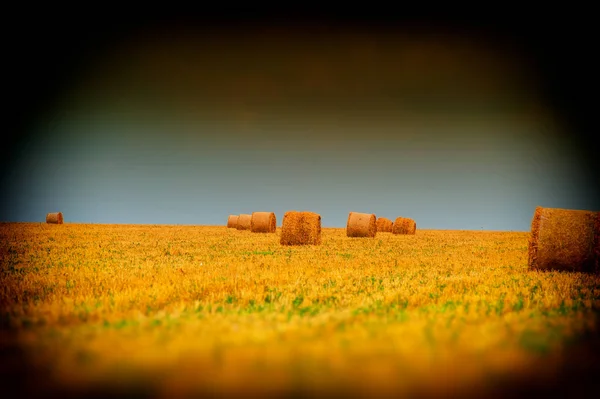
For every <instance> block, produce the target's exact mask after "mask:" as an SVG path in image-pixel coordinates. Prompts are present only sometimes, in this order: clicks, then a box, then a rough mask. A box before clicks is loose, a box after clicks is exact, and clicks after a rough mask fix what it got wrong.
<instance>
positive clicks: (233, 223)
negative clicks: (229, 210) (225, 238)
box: [227, 215, 239, 229]
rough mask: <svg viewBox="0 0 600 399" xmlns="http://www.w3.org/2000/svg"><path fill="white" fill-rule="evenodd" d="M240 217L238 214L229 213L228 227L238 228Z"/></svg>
mask: <svg viewBox="0 0 600 399" xmlns="http://www.w3.org/2000/svg"><path fill="white" fill-rule="evenodd" d="M238 218H239V216H238V215H229V218H227V227H228V228H232V229H237V224H238Z"/></svg>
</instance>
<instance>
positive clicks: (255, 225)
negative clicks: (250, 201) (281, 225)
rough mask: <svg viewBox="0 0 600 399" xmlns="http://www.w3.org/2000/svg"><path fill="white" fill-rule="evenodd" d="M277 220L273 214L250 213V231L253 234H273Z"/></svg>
mask: <svg viewBox="0 0 600 399" xmlns="http://www.w3.org/2000/svg"><path fill="white" fill-rule="evenodd" d="M276 230H277V218H276V217H275V213H273V212H252V219H251V220H250V231H251V232H253V233H275V231H276Z"/></svg>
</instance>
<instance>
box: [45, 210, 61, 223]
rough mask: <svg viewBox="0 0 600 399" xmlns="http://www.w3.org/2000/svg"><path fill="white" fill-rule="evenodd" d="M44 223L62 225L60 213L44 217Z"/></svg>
mask: <svg viewBox="0 0 600 399" xmlns="http://www.w3.org/2000/svg"><path fill="white" fill-rule="evenodd" d="M46 223H52V224H63V214H62V212H54V213H49V214H47V215H46Z"/></svg>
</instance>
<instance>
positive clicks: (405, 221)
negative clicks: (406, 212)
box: [392, 217, 417, 234]
mask: <svg viewBox="0 0 600 399" xmlns="http://www.w3.org/2000/svg"><path fill="white" fill-rule="evenodd" d="M416 230H417V223H416V222H415V221H414V220H413V219H411V218H403V217H397V218H396V220H395V221H394V225H393V226H392V233H394V234H415V231H416Z"/></svg>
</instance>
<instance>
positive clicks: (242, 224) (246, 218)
mask: <svg viewBox="0 0 600 399" xmlns="http://www.w3.org/2000/svg"><path fill="white" fill-rule="evenodd" d="M251 222H252V215H249V214H247V213H242V214H241V215H240V216H239V217H238V223H237V229H238V230H250V224H251Z"/></svg>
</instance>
